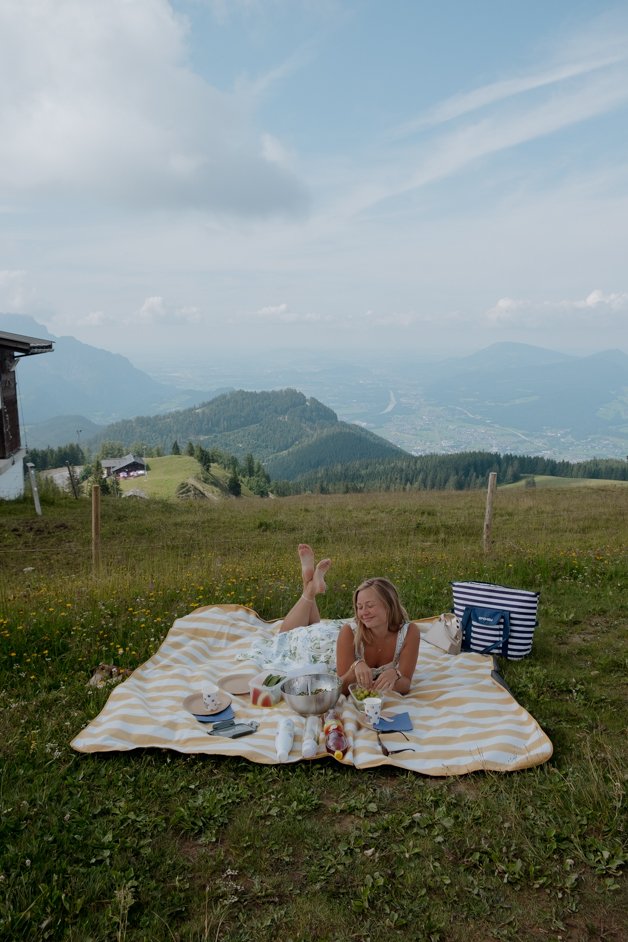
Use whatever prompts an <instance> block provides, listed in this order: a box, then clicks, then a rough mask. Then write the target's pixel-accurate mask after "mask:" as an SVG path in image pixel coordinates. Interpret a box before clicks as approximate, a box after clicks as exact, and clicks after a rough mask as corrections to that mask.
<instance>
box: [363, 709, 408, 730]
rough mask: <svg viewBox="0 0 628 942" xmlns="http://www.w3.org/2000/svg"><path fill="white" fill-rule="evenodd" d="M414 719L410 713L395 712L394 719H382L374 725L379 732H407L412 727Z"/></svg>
mask: <svg viewBox="0 0 628 942" xmlns="http://www.w3.org/2000/svg"><path fill="white" fill-rule="evenodd" d="M412 728H413V726H412V720H411V719H410V714H409V713H395V715H394V716H393V718H392V720H382V719H380V721H379V722H378V723H375V724H374V725H373V729H376V730H377V731H378V732H379V733H393V732H395V733H406V732H408V730H410V729H412Z"/></svg>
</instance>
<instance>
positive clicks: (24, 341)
mask: <svg viewBox="0 0 628 942" xmlns="http://www.w3.org/2000/svg"><path fill="white" fill-rule="evenodd" d="M53 344H54V341H53V340H39V339H38V338H37V337H26V336H24V335H22V334H10V333H7V332H6V331H2V330H0V500H15V499H16V498H18V497H21V496H22V495H23V494H24V456H25V454H26V450H25V448H23V447H22V436H21V433H20V418H19V410H18V399H17V381H16V376H15V369H16V367H17V364H18V361H19V360H20V359H21V358H22V357H30V356H34V355H35V354H38V353H51V352H52V350H53V349H54V347H53Z"/></svg>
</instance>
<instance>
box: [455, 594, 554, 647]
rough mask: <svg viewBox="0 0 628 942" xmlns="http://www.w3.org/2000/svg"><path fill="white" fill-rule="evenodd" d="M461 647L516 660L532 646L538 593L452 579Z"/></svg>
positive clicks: (536, 622)
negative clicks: (460, 630)
mask: <svg viewBox="0 0 628 942" xmlns="http://www.w3.org/2000/svg"><path fill="white" fill-rule="evenodd" d="M451 587H452V591H453V599H454V614H455V615H456V617H457V618H458V619H459V621H460V625H461V628H462V650H463V651H476V652H478V653H479V654H501V655H502V657H505V658H508V659H509V660H511V661H518V660H521V658H523V657H525V656H526V655H527V654H529V653H530V651H531V650H532V639H533V636H534V629H535V628H536V626H537V624H538V621H537V612H538V606H539V593H538V592H530V591H529V590H527V589H513V588H510V587H509V586H503V585H495V584H494V583H492V582H452V583H451Z"/></svg>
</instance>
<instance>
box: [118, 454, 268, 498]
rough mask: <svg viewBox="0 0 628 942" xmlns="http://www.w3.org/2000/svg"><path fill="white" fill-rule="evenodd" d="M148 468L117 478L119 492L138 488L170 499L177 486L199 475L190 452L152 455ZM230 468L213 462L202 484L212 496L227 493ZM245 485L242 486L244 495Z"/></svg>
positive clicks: (245, 494)
mask: <svg viewBox="0 0 628 942" xmlns="http://www.w3.org/2000/svg"><path fill="white" fill-rule="evenodd" d="M148 466H149V471H148V473H147V474H146V475H142V476H141V477H138V478H123V479H122V480H121V481H120V488H121V490H122V493H123V494H124V493H127V492H129V491H134V490H140V491H142V492H143V493H144V494H145V495H146V496H147V497H155V498H159V499H162V500H172V499H174V498H175V497H176V495H177V487H178V486H179V484H181V483H182V482H185V481H187V480H189V479H190V478H191V479H193V480H196V481H198V480H199V479H200V478H201V474H202V472H201V467H200V465H199V463H198V461H197V460H196V458H192V457H191V456H190V455H167V456H165V457H163V458H151V459H150V460H149V462H148ZM228 477H229V472H228V471H225V469H224V468H220V467H218V465H212V467H211V469H210V471H209V475H208V481H207V482H206V483H205V484H204V485H203V486H204V491H205V493H206V494H208V495H209V496H210V498H211V497H225V495H226V494H227V479H228ZM247 493H248V492H247V489H246V488H243V494H244V496H247ZM249 496H250V494H249Z"/></svg>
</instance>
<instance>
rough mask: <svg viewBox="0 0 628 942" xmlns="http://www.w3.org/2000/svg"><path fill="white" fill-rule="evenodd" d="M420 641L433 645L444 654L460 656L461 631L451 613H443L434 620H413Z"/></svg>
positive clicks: (458, 623)
mask: <svg viewBox="0 0 628 942" xmlns="http://www.w3.org/2000/svg"><path fill="white" fill-rule="evenodd" d="M414 621H415V622H416V624H417V625H418V626H419V632H420V633H421V640H422V641H427V643H428V644H433V645H434V647H436V648H440V649H441V651H444V652H445V653H446V654H460V646H461V644H462V630H461V628H460V622H459V621H458V619H457V618H456V616H455V615H454V614H453V612H443V614H442V615H438V616H437V617H436V618H415V619H414Z"/></svg>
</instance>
